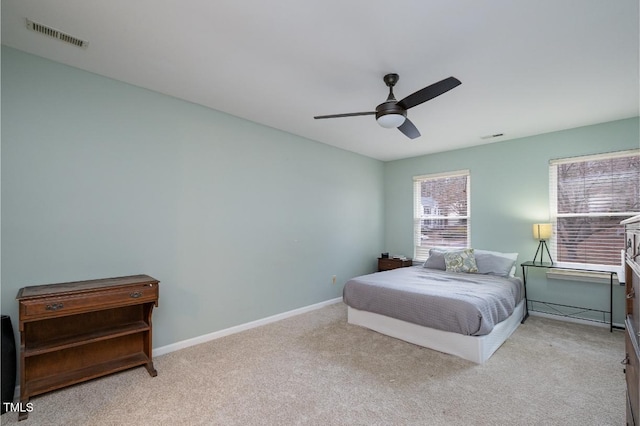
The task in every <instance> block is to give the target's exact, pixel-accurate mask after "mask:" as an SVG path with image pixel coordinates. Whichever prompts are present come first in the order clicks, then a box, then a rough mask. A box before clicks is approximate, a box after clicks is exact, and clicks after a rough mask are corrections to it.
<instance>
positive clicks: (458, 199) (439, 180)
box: [414, 171, 469, 260]
mask: <svg viewBox="0 0 640 426" xmlns="http://www.w3.org/2000/svg"><path fill="white" fill-rule="evenodd" d="M414 240H415V244H414V247H415V248H414V259H416V260H424V259H426V258H427V257H428V253H429V249H430V248H432V247H468V245H469V172H468V171H460V172H452V173H451V174H450V175H447V174H444V175H437V176H421V177H417V178H414Z"/></svg>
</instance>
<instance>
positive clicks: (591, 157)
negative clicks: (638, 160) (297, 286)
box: [549, 148, 640, 166]
mask: <svg viewBox="0 0 640 426" xmlns="http://www.w3.org/2000/svg"><path fill="white" fill-rule="evenodd" d="M638 154H640V149H637V148H634V149H628V150H625V151H613V152H604V153H601V154H588V155H579V156H577V157H565V158H552V159H551V160H549V165H550V166H556V165H558V164H569V163H576V162H584V161H594V160H608V159H611V158H622V157H629V156H632V155H638Z"/></svg>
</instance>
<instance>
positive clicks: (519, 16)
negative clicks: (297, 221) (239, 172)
mask: <svg viewBox="0 0 640 426" xmlns="http://www.w3.org/2000/svg"><path fill="white" fill-rule="evenodd" d="M638 13H639V12H638V0H614V1H603V0H580V1H578V0H532V1H526V2H525V1H513V0H415V1H410V0H395V1H390V0H387V1H384V2H383V1H380V0H272V1H263V0H243V1H237V0H216V1H210V0H173V1H172V0H164V1H158V0H135V1H131V0H108V1H106V0H59V1H51V0H2V43H3V44H5V45H7V46H11V47H14V48H17V49H20V50H23V51H26V52H29V53H32V54H35V55H38V56H42V57H45V58H48V59H52V60H54V61H57V62H61V63H64V64H68V65H71V66H74V67H77V68H81V69H84V70H87V71H91V72H94V73H97V74H100V75H104V76H107V77H110V78H113V79H116V80H120V81H124V82H127V83H130V84H134V85H136V86H141V87H144V88H147V89H151V90H154V91H157V92H161V93H165V94H167V95H171V96H174V97H176V98H181V99H185V100H188V101H191V102H194V103H197V104H201V105H205V106H207V107H210V108H213V109H216V110H219V111H224V112H226V113H229V114H232V115H235V116H238V117H242V118H245V119H248V120H251V121H255V122H257V123H261V124H264V125H266V126H270V127H274V128H277V129H281V130H284V131H287V132H290V133H293V134H296V135H300V136H303V137H306V138H309V139H312V140H316V141H320V142H323V143H326V144H329V145H334V146H337V147H340V148H343V149H346V150H349V151H353V152H357V153H360V154H363V155H366V156H369V157H373V158H377V159H380V160H392V159H398V158H406V157H412V156H416V155H421V154H427V153H433V152H439V151H446V150H451V149H457V148H462V147H467V146H472V145H477V144H482V143H489V142H495V141H500V140H506V139H512V138H518V137H523V136H529V135H533V134H539V133H545V132H551V131H555V130H560V129H567V128H572V127H578V126H583V125H588V124H595V123H601V122H606V121H611V120H616V119H622V118H628V117H635V116H638V104H639V101H638V99H639V93H640V92H639V83H638V81H639V73H638V69H639V66H638V63H639V55H638V52H639V33H638V27H639V24H638V22H639V20H638ZM26 18H29V19H31V20H33V21H35V22H38V23H40V24H43V25H47V26H50V27H53V28H55V29H58V30H60V31H63V32H65V33H67V34H70V35H72V36H74V37H78V38H81V39H84V40H86V41H88V42H89V45H88V47H87V48H86V49H81V48H78V47H75V46H72V45H69V44H66V43H64V42H61V41H59V40H55V39H52V38H49V37H46V36H43V35H41V34H38V33H35V32H32V31H30V30H28V29H27V28H26V24H25V19H26ZM391 72H394V73H398V74H399V75H400V81H399V82H398V84H397V85H396V87H395V90H394V91H395V94H396V97H397V99H402V98H403V97H405V96H407V95H408V94H410V93H412V92H414V91H416V90H419V89H421V88H423V87H425V86H428V85H430V84H432V83H435V82H436V81H439V80H441V79H443V78H446V77H449V76H454V77H456V78H458V79H459V80H461V81H462V85H460V86H458V87H457V88H455V89H453V90H451V91H449V92H447V93H445V94H443V95H441V96H439V97H437V98H435V99H433V100H431V101H428V102H426V103H424V104H422V105H419V106H417V107H415V108H413V109H410V110H409V112H408V116H409V118H410V119H411V121H412V122H413V123H414V124H415V125H416V127H418V129H419V130H420V131H421V133H422V136H421V137H420V138H417V139H414V140H410V139H408V138H406V137H405V136H404V135H403V134H402V133H400V132H399V131H398V130H395V129H383V128H381V127H379V126H378V125H377V123H376V122H375V118H374V117H373V116H363V117H350V118H337V119H331V120H314V119H313V116H315V115H324V114H333V113H346V112H359V111H373V110H374V109H375V107H376V105H378V104H379V103H382V102H383V101H384V100H385V99H386V97H387V94H388V92H387V88H386V86H385V85H384V82H383V81H382V77H383V76H384V74H387V73H391ZM496 133H504V136H502V137H499V138H494V139H489V140H483V139H481V137H482V136H485V135H491V134H496ZM603 142H606V141H603Z"/></svg>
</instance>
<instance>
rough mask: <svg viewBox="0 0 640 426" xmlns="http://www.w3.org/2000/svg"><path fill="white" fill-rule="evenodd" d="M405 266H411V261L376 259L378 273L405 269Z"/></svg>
mask: <svg viewBox="0 0 640 426" xmlns="http://www.w3.org/2000/svg"><path fill="white" fill-rule="evenodd" d="M407 266H413V260H411V259H394V258H386V257H385V258H382V257H379V258H378V272H382V271H389V270H391V269H396V268H406V267H407Z"/></svg>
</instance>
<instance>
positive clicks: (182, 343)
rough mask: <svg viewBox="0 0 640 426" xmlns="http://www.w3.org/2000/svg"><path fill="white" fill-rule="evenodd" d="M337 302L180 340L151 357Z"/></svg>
mask: <svg viewBox="0 0 640 426" xmlns="http://www.w3.org/2000/svg"><path fill="white" fill-rule="evenodd" d="M339 302H342V297H337V298H335V299H330V300H326V301H324V302H320V303H316V304H314V305H309V306H304V307H302V308H298V309H294V310H292V311H288V312H283V313H281V314H276V315H272V316H270V317H266V318H262V319H259V320H256V321H251V322H248V323H246V324H240V325H236V326H234V327H230V328H225V329H224V330H219V331H214V332H213V333H209V334H204V335H202V336H198V337H193V338H191V339H187V340H182V341H180V342H176V343H172V344H170V345H166V346H161V347H159V348H154V349H153V356H154V357H156V356H160V355H164V354H168V353H170V352H173V351H177V350H180V349H184V348H188V347H189V346H194V345H199V344H200V343H205V342H209V341H211V340H215V339H219V338H221V337H225V336H229V335H231V334H236V333H240V332H242V331H245V330H249V329H252V328H256V327H260V326H262V325H266V324H270V323H272V322H276V321H280V320H283V319H285V318H290V317H294V316H296V315H300V314H304V313H307V312H311V311H315V310H316V309H320V308H324V307H325V306H329V305H333V304H334V303H339Z"/></svg>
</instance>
